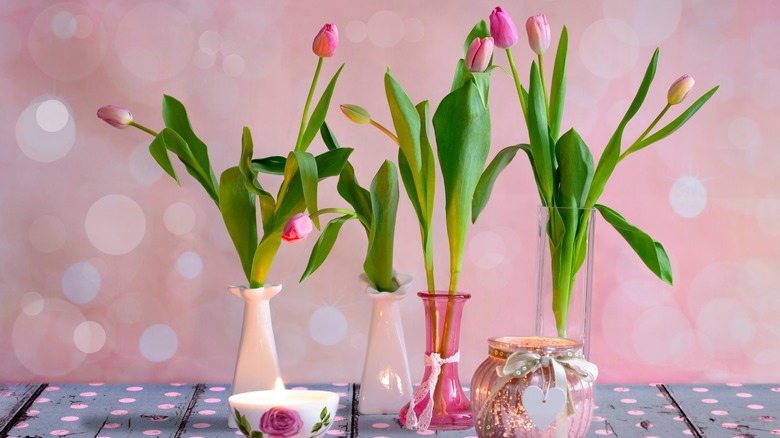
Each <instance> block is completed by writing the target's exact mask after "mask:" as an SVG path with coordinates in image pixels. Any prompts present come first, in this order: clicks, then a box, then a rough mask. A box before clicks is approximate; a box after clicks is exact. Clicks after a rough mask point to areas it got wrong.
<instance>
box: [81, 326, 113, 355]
mask: <svg viewBox="0 0 780 438" xmlns="http://www.w3.org/2000/svg"><path fill="white" fill-rule="evenodd" d="M73 343H74V344H75V345H76V348H78V349H79V350H80V351H82V352H84V353H87V354H92V353H97V352H98V351H100V350H102V349H103V346H104V345H106V330H105V329H104V328H103V326H102V325H100V324H99V323H97V322H95V321H84V322H82V323H81V324H79V325H78V326H76V330H74V331H73Z"/></svg>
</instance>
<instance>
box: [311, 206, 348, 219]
mask: <svg viewBox="0 0 780 438" xmlns="http://www.w3.org/2000/svg"><path fill="white" fill-rule="evenodd" d="M329 213H337V214H341V215H350V216H352V217H355V216H357V214H356V213H355V212H354V211H352V210H347V209H346V208H323V209H321V210H317V211H315V212H314V213H312V214H310V215H309V218H311V219H314V218H315V217H320V216H322V215H323V214H329Z"/></svg>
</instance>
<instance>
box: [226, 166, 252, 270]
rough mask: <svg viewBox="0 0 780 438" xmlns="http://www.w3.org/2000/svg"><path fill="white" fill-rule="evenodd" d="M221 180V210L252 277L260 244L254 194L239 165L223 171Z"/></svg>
mask: <svg viewBox="0 0 780 438" xmlns="http://www.w3.org/2000/svg"><path fill="white" fill-rule="evenodd" d="M219 183H220V184H219V199H220V203H219V210H220V213H222V219H223V220H224V221H225V227H226V228H227V230H228V234H230V239H231V240H232V241H233V246H235V247H236V251H237V252H238V257H239V258H240V259H241V266H242V267H243V268H244V274H245V275H246V277H247V280H249V276H250V274H251V271H252V257H254V253H255V247H256V246H257V222H256V221H257V219H256V207H255V196H254V194H252V193H250V192H249V190H248V189H247V186H246V183H245V179H244V175H242V173H241V171H240V169H239V168H238V167H231V168H229V169H227V170H225V171H224V172H222V176H220V179H219Z"/></svg>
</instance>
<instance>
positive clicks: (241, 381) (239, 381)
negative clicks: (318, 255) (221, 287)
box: [228, 285, 282, 428]
mask: <svg viewBox="0 0 780 438" xmlns="http://www.w3.org/2000/svg"><path fill="white" fill-rule="evenodd" d="M228 290H229V291H230V293H232V294H233V295H235V296H237V297H238V298H241V299H242V300H244V323H243V326H242V328H241V341H240V343H239V346H238V358H237V359H236V370H235V373H234V374H233V388H232V391H231V395H233V394H240V393H242V392H250V391H261V390H266V389H274V386H275V384H276V379H277V378H278V377H280V373H279V359H278V357H277V354H276V341H275V340H274V330H273V326H272V325H271V307H270V306H269V305H268V304H269V301H270V300H271V298H273V297H275V296H276V294H278V293H279V292H280V291H281V290H282V286H281V285H270V286H265V287H259V288H255V289H250V288H248V287H246V286H231V287H229V288H228ZM228 425H229V426H230V427H233V428H235V427H237V425H236V422H235V419H234V418H233V416H232V415H230V416H228Z"/></svg>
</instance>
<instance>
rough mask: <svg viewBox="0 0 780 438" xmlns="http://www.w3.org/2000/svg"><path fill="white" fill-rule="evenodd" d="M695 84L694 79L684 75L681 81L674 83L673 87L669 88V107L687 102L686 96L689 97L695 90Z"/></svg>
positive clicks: (667, 96)
mask: <svg viewBox="0 0 780 438" xmlns="http://www.w3.org/2000/svg"><path fill="white" fill-rule="evenodd" d="M693 82H694V81H693V78H692V77H690V76H688V75H682V76H680V78H679V79H677V80H676V81H674V82H673V83H672V86H671V87H669V93H667V95H666V98H667V99H668V101H669V105H677V104H678V103H680V102H682V101H683V100H685V96H687V95H688V92H689V91H691V88H693Z"/></svg>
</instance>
